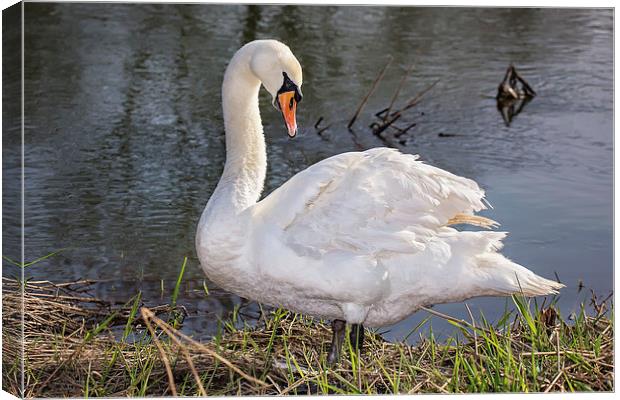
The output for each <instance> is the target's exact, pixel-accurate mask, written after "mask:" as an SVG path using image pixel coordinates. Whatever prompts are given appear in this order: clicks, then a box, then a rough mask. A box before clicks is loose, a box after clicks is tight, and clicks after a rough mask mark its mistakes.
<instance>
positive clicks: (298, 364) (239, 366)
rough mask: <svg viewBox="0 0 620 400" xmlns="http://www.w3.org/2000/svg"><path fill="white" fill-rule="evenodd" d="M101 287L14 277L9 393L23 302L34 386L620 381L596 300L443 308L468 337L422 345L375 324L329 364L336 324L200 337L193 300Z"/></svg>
mask: <svg viewBox="0 0 620 400" xmlns="http://www.w3.org/2000/svg"><path fill="white" fill-rule="evenodd" d="M92 284H93V282H89V281H81V282H70V283H62V284H59V283H56V284H52V283H50V282H43V281H40V282H34V281H29V282H28V283H27V284H26V285H25V294H24V296H23V303H22V296H21V293H20V291H19V288H20V286H19V283H18V282H16V281H14V280H10V279H6V278H4V279H3V294H2V300H3V316H2V322H3V332H2V335H3V361H2V362H3V389H4V390H6V391H8V392H10V393H13V394H16V395H19V394H20V386H21V346H20V343H19V339H20V337H21V323H22V313H21V311H22V304H23V306H24V307H25V308H24V309H25V311H26V312H25V314H24V319H23V321H24V332H25V336H24V344H25V352H24V355H25V358H24V366H25V369H24V379H25V382H26V385H25V391H24V392H23V393H21V394H22V395H24V396H25V397H35V396H36V397H66V396H72V397H83V396H88V397H92V396H106V397H112V396H162V395H166V396H170V395H174V394H177V395H186V396H189V395H205V394H206V395H265V394H274V395H277V394H317V393H319V394H323V393H347V394H354V393H365V394H375V393H380V394H391V393H429V392H430V393H444V392H445V393H453V392H457V393H461V392H532V391H534V392H546V391H552V392H555V391H590V390H593V391H612V390H613V389H614V387H613V376H614V375H613V374H614V370H613V363H614V362H613V329H614V328H613V319H610V315H613V309H611V310H610V308H612V305H611V303H607V302H602V303H599V302H598V301H597V300H596V298H594V299H593V304H592V306H591V307H588V309H592V310H593V311H591V312H588V311H586V307H583V308H582V312H581V313H579V315H576V316H574V318H572V320H570V321H565V320H564V319H563V318H562V316H560V315H558V314H557V312H556V311H555V309H554V308H553V306H551V307H544V306H541V307H540V308H539V309H535V307H528V303H527V301H526V300H524V299H522V298H519V297H515V298H514V299H513V300H514V303H513V304H514V310H513V311H511V312H509V313H508V314H506V315H505V316H504V318H502V319H501V320H500V321H499V322H497V321H496V322H495V323H490V322H486V321H484V320H483V319H481V318H480V319H476V320H474V319H473V318H472V321H463V320H456V319H451V318H450V317H449V316H444V315H438V317H442V318H447V319H449V320H451V321H452V323H453V324H454V325H455V327H456V328H457V329H458V330H459V331H460V335H458V337H452V338H448V339H447V340H444V341H441V342H440V341H438V340H436V339H435V338H434V336H433V335H432V331H431V333H430V334H424V335H420V340H419V341H418V343H417V344H416V345H415V346H409V345H406V344H403V343H388V342H386V341H384V340H383V339H382V338H381V337H380V336H379V335H376V334H373V333H370V332H367V338H366V339H367V340H366V341H365V343H364V349H363V351H362V352H361V354H357V353H355V352H353V351H351V348H350V346H349V345H348V343H346V344H345V351H344V353H345V354H344V355H343V357H342V361H341V363H340V365H339V366H337V367H335V368H328V367H327V365H326V362H325V355H326V352H327V349H328V346H329V341H330V338H331V334H330V329H329V325H328V324H326V323H324V322H322V321H315V320H313V319H310V318H305V317H301V316H299V315H295V314H291V313H288V312H286V311H282V310H278V311H275V312H271V313H269V314H268V315H267V317H266V318H263V319H261V320H260V321H259V323H258V324H257V327H248V326H245V327H241V328H239V324H235V323H234V322H232V321H223V323H222V327H223V329H222V332H221V333H220V334H218V335H217V336H216V337H215V338H214V339H213V340H212V341H210V342H205V343H198V342H196V341H194V340H192V339H191V338H190V337H187V336H185V335H184V334H182V333H181V332H180V331H179V330H177V329H176V328H180V327H181V326H182V312H181V308H178V307H171V306H169V305H162V306H157V307H149V308H147V307H143V304H142V299H141V296H140V295H139V294H138V295H136V296H134V297H133V298H132V299H129V300H128V302H127V303H126V304H109V303H107V302H106V301H104V300H102V299H96V298H93V297H92V296H91V295H90V294H89V293H90V291H91V288H92ZM174 302H175V299H174V298H173V299H172V301H171V304H174ZM420 312H427V311H420ZM431 312H432V310H431ZM436 316H437V315H436ZM233 318H236V316H233ZM241 325H243V324H241ZM347 349H348V350H347Z"/></svg>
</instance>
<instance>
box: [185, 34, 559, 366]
mask: <svg viewBox="0 0 620 400" xmlns="http://www.w3.org/2000/svg"><path fill="white" fill-rule="evenodd" d="M261 84H262V85H263V86H264V87H265V89H267V91H268V92H269V93H270V94H271V96H272V98H273V103H274V105H275V106H276V108H278V109H279V110H280V111H281V113H282V116H283V118H284V122H285V125H286V129H287V131H288V135H289V136H290V137H291V138H292V137H294V136H295V135H296V133H297V123H296V118H295V114H296V109H297V105H298V104H299V102H300V101H301V100H302V93H301V85H302V69H301V66H300V64H299V62H298V61H297V59H296V58H295V56H294V55H293V53H292V52H291V50H290V49H289V48H288V47H287V46H286V45H284V44H283V43H280V42H278V41H275V40H257V41H253V42H250V43H248V44H246V45H244V46H243V47H242V48H241V49H239V50H238V51H237V52H236V53H235V55H234V56H233V58H232V59H231V61H230V63H229V65H228V67H227V68H226V72H225V74H224V80H223V85H222V108H223V113H224V125H225V130H226V162H225V165H224V170H223V172H222V176H221V178H220V180H219V183H218V185H217V187H216V188H215V191H214V192H213V194H212V195H211V197H210V199H209V201H208V203H207V206H206V207H205V209H204V211H203V213H202V215H201V217H200V221H199V223H198V227H197V233H196V252H197V255H198V258H199V260H200V264H201V266H202V268H203V270H204V272H205V274H206V275H207V277H208V278H209V279H210V280H211V281H212V282H214V283H215V284H217V285H219V286H220V287H222V288H224V289H226V290H228V291H230V292H233V293H235V294H237V295H239V296H242V297H245V298H248V299H252V300H255V301H257V302H261V303H264V304H268V305H271V306H276V307H284V308H286V309H289V310H292V311H295V312H299V313H303V314H308V315H312V316H315V317H320V318H324V319H327V320H331V321H332V331H333V332H332V335H333V336H332V342H331V347H330V351H329V354H328V361H329V362H330V363H334V362H336V361H337V360H338V359H339V354H340V351H341V345H342V343H343V341H344V334H345V326H346V324H352V329H351V335H352V339H353V334H355V339H356V340H355V342H352V343H354V345H355V346H356V347H357V348H359V346H361V343H362V340H363V332H364V329H363V325H366V326H370V327H380V326H385V325H390V324H394V323H396V322H398V321H401V320H403V319H404V318H406V317H407V316H409V315H411V314H412V313H414V312H415V311H416V310H418V309H419V308H420V307H422V306H426V305H432V304H438V303H447V302H459V301H463V300H465V299H468V298H471V297H475V296H508V295H511V294H514V293H523V294H524V295H526V296H539V295H547V294H555V293H557V292H558V290H559V289H560V288H561V287H563V285H562V284H560V283H557V282H554V281H551V280H548V279H545V278H542V277H540V276H538V275H536V274H534V273H533V272H531V271H529V270H528V269H526V268H525V267H522V266H521V265H518V264H516V263H514V262H512V261H510V260H509V259H507V258H506V257H504V256H503V255H501V254H500V253H499V252H498V251H499V250H500V249H501V247H502V239H503V238H504V237H505V236H506V233H505V232H495V231H490V230H483V231H459V230H457V229H455V228H453V227H451V225H453V224H471V225H477V226H481V227H485V228H490V227H494V226H495V225H496V223H495V221H492V220H490V219H488V218H485V217H482V216H477V215H475V214H474V213H475V212H477V211H480V210H483V209H485V208H486V203H485V200H484V191H483V190H482V189H481V188H480V187H479V186H478V185H477V184H476V183H475V182H474V181H472V180H470V179H466V178H463V177H459V176H456V175H454V174H452V173H450V172H447V171H444V170H442V169H439V168H436V167H433V166H430V165H427V164H425V163H423V162H421V161H420V160H418V156H415V155H409V154H402V153H400V152H399V151H397V150H395V149H389V148H374V149H370V150H366V151H361V152H349V153H343V154H339V155H336V156H333V157H330V158H327V159H325V160H323V161H320V162H318V163H316V164H314V165H312V166H310V167H309V168H307V169H306V170H304V171H302V172H300V173H298V174H296V175H295V176H293V177H292V178H290V179H289V180H288V181H287V182H286V183H284V184H283V185H282V186H280V187H279V188H277V189H276V190H274V191H273V192H272V193H271V194H269V195H268V196H267V197H265V198H264V199H262V200H261V201H259V202H257V201H258V199H259V197H260V195H261V192H262V190H263V183H264V181H265V175H266V170H267V156H266V149H265V138H264V136H263V127H262V124H261V117H260V111H259V103H258V94H259V89H260V87H261ZM362 324H363V325H362Z"/></svg>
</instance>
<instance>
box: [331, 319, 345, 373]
mask: <svg viewBox="0 0 620 400" xmlns="http://www.w3.org/2000/svg"><path fill="white" fill-rule="evenodd" d="M345 327H346V323H345V322H344V321H343V320H341V319H335V320H333V321H332V344H331V347H330V348H329V354H328V355H327V362H328V363H329V365H334V364H336V363H337V362H338V361H339V360H340V350H341V349H342V343H343V342H344V329H345Z"/></svg>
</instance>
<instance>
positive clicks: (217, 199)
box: [209, 51, 267, 214]
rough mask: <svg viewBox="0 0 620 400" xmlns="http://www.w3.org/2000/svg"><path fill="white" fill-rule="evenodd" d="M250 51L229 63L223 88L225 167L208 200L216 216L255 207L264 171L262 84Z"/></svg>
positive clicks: (265, 154) (263, 178) (238, 54)
mask: <svg viewBox="0 0 620 400" xmlns="http://www.w3.org/2000/svg"><path fill="white" fill-rule="evenodd" d="M251 56H252V54H251V52H250V51H239V52H237V54H236V55H235V56H234V57H233V59H232V60H231V61H230V64H229V65H228V68H227V69H226V73H225V74H224V83H223V85H222V107H223V111H224V126H225V129H226V164H225V166H224V172H223V173H222V177H221V178H220V181H219V183H218V185H217V187H216V189H215V192H214V193H213V196H212V197H211V200H209V203H210V204H209V205H211V203H214V204H213V206H215V207H217V209H218V212H219V213H222V212H223V213H226V214H228V213H233V214H238V213H239V212H241V211H243V210H244V209H246V208H247V207H249V206H251V205H252V204H255V203H256V201H257V200H258V198H259V197H260V194H261V192H262V190H263V184H264V181H265V174H266V171H267V152H266V149H265V137H264V136H263V125H262V123H261V118H260V111H259V108H258V91H259V89H260V85H261V82H260V80H258V78H257V77H256V76H255V75H254V73H253V72H252V71H251V69H250V57H251Z"/></svg>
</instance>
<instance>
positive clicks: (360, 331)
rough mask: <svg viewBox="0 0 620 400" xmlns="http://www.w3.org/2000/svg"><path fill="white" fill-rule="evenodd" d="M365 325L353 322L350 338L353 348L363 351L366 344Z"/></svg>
mask: <svg viewBox="0 0 620 400" xmlns="http://www.w3.org/2000/svg"><path fill="white" fill-rule="evenodd" d="M364 333H365V331H364V325H362V324H352V325H351V333H350V334H349V340H351V346H352V347H353V350H358V351H362V347H363V346H364Z"/></svg>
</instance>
